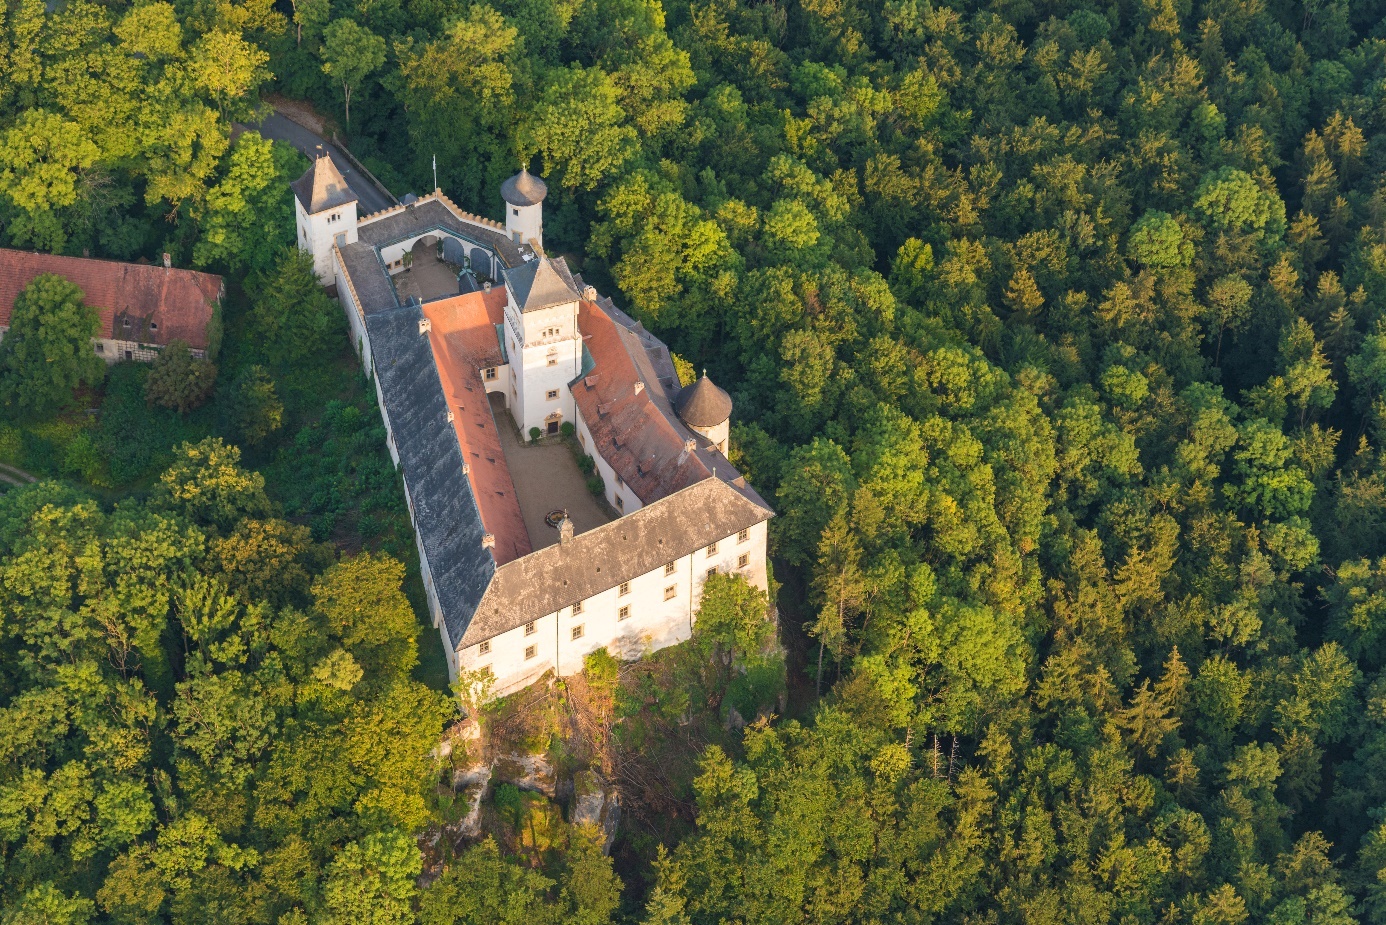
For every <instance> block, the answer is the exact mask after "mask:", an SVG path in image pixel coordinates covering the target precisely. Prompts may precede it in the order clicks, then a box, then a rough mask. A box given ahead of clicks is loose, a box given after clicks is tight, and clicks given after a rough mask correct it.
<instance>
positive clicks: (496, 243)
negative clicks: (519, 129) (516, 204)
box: [357, 199, 527, 267]
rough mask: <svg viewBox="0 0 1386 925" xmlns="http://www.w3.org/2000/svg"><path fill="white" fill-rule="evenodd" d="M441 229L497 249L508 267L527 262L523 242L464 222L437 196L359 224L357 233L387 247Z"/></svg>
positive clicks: (380, 245) (481, 226)
mask: <svg viewBox="0 0 1386 925" xmlns="http://www.w3.org/2000/svg"><path fill="white" fill-rule="evenodd" d="M439 228H445V229H447V230H448V231H451V232H453V233H454V234H456V235H457V236H458V237H459V238H462V239H463V240H465V241H471V242H472V243H474V244H480V245H481V246H482V247H485V248H488V249H489V250H492V251H495V253H496V254H498V255H499V256H500V259H501V263H503V264H505V265H506V266H508V267H514V266H519V265H520V264H521V263H523V262H524V254H525V251H523V250H521V249H520V245H518V244H516V243H515V242H514V241H512V240H510V239H509V238H508V237H506V236H505V233H504V232H502V231H497V230H495V229H493V228H487V227H485V226H484V225H477V224H473V223H472V222H464V221H462V220H461V219H459V218H458V217H457V216H456V215H454V214H453V212H452V210H451V209H449V208H448V207H447V206H445V205H444V204H443V203H441V202H439V201H438V200H437V199H429V200H427V201H423V202H418V203H415V204H414V205H413V206H412V207H409V206H406V207H405V208H402V209H395V210H393V211H391V212H390V214H388V215H383V216H381V217H380V218H377V219H374V220H372V221H370V222H368V223H366V224H362V225H359V226H358V228H357V235H358V236H359V238H360V239H361V241H363V242H365V243H366V244H369V245H370V246H372V247H384V246H385V245H386V244H391V243H393V242H395V241H398V240H400V239H401V238H408V237H412V236H413V235H416V234H423V233H426V232H429V231H433V230H435V229H439ZM526 250H527V249H526Z"/></svg>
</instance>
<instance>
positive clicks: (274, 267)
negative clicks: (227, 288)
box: [246, 246, 342, 367]
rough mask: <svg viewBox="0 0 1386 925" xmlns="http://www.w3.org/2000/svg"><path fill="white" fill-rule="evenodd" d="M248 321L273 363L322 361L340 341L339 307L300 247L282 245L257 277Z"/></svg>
mask: <svg viewBox="0 0 1386 925" xmlns="http://www.w3.org/2000/svg"><path fill="white" fill-rule="evenodd" d="M250 289H251V291H252V292H253V293H254V296H253V297H252V302H251V309H250V314H249V316H248V317H247V319H246V324H247V326H248V327H249V328H250V330H251V331H253V332H254V334H255V337H256V339H257V340H258V341H259V343H260V344H261V345H262V349H263V350H264V355H265V356H266V357H267V358H268V359H269V360H270V361H271V362H272V363H275V364H278V365H280V366H284V367H288V366H295V365H319V364H321V362H322V361H323V360H326V359H328V358H330V357H331V354H332V352H333V349H334V347H335V345H336V344H338V343H340V334H339V332H340V330H341V327H342V312H341V309H340V308H339V307H338V306H336V305H334V304H333V303H332V300H331V299H329V298H328V297H327V294H326V293H325V292H324V291H323V288H322V285H321V284H320V283H319V282H318V278H317V276H316V275H315V274H314V273H313V258H312V257H311V256H310V255H308V254H306V253H304V252H302V251H300V250H299V249H298V248H296V247H292V246H286V247H284V248H282V249H281V250H279V251H278V252H277V253H276V254H275V256H274V259H273V262H272V264H271V265H269V266H267V267H266V269H265V271H264V272H263V273H262V274H260V275H258V276H256V277H254V278H253V279H252V282H251V286H250Z"/></svg>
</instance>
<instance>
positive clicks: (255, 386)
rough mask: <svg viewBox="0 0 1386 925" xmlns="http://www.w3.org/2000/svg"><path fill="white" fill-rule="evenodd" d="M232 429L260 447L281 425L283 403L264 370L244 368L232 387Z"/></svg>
mask: <svg viewBox="0 0 1386 925" xmlns="http://www.w3.org/2000/svg"><path fill="white" fill-rule="evenodd" d="M230 405H231V426H232V428H233V429H234V431H235V433H236V435H237V436H239V437H240V438H241V439H242V440H244V441H245V442H246V443H248V444H250V445H251V446H254V445H256V444H259V443H263V442H264V441H265V440H266V439H267V438H268V437H269V436H270V434H272V433H274V432H275V431H277V430H279V428H280V427H281V426H283V423H284V403H283V402H281V401H280V400H279V394H278V392H277V391H276V390H275V388H274V380H273V379H271V378H270V374H269V373H268V372H267V371H266V370H265V368H264V367H263V366H247V367H246V368H245V369H244V370H243V371H242V372H241V374H240V375H239V376H237V377H236V381H235V383H234V384H233V385H232V386H231V400H230Z"/></svg>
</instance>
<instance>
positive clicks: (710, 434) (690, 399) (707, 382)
mask: <svg viewBox="0 0 1386 925" xmlns="http://www.w3.org/2000/svg"><path fill="white" fill-rule="evenodd" d="M674 410H675V411H676V412H678V415H679V419H680V420H681V421H683V423H685V424H687V425H688V427H689V428H690V429H691V430H693V431H695V432H697V433H699V434H701V435H702V436H704V437H706V438H707V439H708V441H709V442H710V443H712V445H713V446H715V447H717V449H718V451H719V452H721V454H722V455H723V456H726V455H727V454H728V452H729V451H730V450H731V442H730V436H731V412H732V400H731V396H730V395H728V394H727V393H726V392H725V391H723V390H722V389H720V388H718V387H717V386H715V385H713V383H712V380H711V379H709V378H708V376H707V372H706V371H704V372H703V378H701V379H699V380H698V381H697V382H695V383H693V384H692V385H690V386H687V387H686V388H683V389H680V390H679V394H678V395H677V396H676V397H675V398H674Z"/></svg>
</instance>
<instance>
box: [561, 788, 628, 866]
mask: <svg viewBox="0 0 1386 925" xmlns="http://www.w3.org/2000/svg"><path fill="white" fill-rule="evenodd" d="M568 821H569V822H571V823H572V824H573V825H594V826H596V827H597V828H599V829H601V831H602V835H603V836H604V838H605V841H604V843H603V845H602V850H603V851H605V852H608V853H609V852H610V851H611V843H612V842H614V841H615V840H616V827H617V826H618V825H620V822H621V797H620V794H619V793H617V791H616V788H615V787H612V786H611V785H609V784H608V783H607V782H606V781H604V780H603V779H602V777H601V775H600V774H598V773H597V772H596V771H579V772H578V773H577V774H576V775H574V777H573V806H572V812H571V813H569V819H568Z"/></svg>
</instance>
